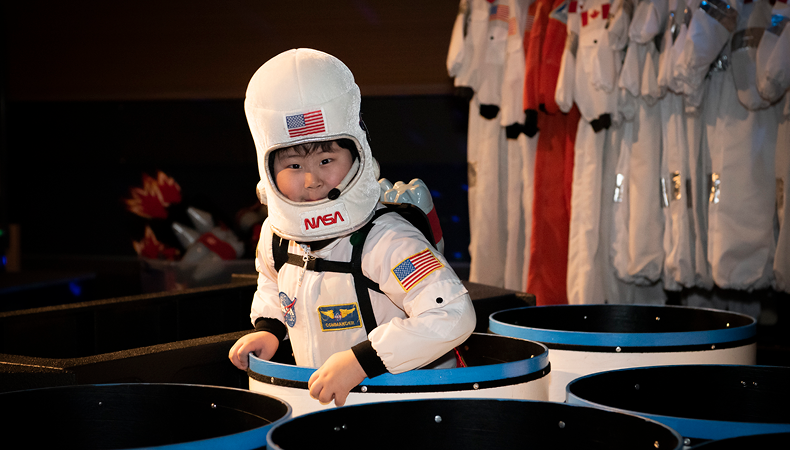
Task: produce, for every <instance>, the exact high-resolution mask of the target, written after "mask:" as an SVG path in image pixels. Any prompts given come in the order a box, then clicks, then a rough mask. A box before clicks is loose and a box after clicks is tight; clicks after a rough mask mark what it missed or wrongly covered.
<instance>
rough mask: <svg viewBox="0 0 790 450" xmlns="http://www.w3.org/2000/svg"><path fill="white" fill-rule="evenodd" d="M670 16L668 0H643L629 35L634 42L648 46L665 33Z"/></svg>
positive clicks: (637, 7) (632, 21)
mask: <svg viewBox="0 0 790 450" xmlns="http://www.w3.org/2000/svg"><path fill="white" fill-rule="evenodd" d="M668 15H669V6H668V2H667V0H643V1H641V2H640V3H639V4H638V5H637V6H636V11H634V18H633V19H631V27H630V29H629V30H628V35H629V37H630V39H631V40H632V41H635V42H638V43H640V44H646V43H647V42H648V41H650V40H651V39H653V38H654V37H656V36H657V35H658V34H659V33H661V32H662V31H664V24H665V23H666V21H667V16H668Z"/></svg>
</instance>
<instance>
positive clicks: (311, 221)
mask: <svg viewBox="0 0 790 450" xmlns="http://www.w3.org/2000/svg"><path fill="white" fill-rule="evenodd" d="M299 219H300V221H301V226H302V231H303V232H304V233H305V234H317V233H323V232H325V231H326V230H330V229H333V228H340V229H343V228H349V225H348V212H347V211H346V207H345V205H344V204H343V203H338V204H336V205H334V206H331V207H329V208H323V209H318V210H312V211H308V212H306V213H302V214H300V216H299Z"/></svg>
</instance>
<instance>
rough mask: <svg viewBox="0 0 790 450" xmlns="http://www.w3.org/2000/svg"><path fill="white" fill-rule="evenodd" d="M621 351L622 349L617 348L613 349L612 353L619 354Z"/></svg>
mask: <svg viewBox="0 0 790 450" xmlns="http://www.w3.org/2000/svg"><path fill="white" fill-rule="evenodd" d="M621 350H622V349H621V348H620V347H617V348H616V349H614V351H616V352H617V353H620V351H621Z"/></svg>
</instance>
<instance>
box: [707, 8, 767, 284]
mask: <svg viewBox="0 0 790 450" xmlns="http://www.w3.org/2000/svg"><path fill="white" fill-rule="evenodd" d="M760 1H766V0H760ZM754 6H755V5H754V3H749V4H742V3H741V2H740V1H739V2H738V8H737V9H738V11H739V15H738V22H737V26H736V30H735V31H736V34H737V32H738V31H741V30H745V29H747V26H748V22H749V18H750V16H751V13H752V11H754ZM698 15H699V14H698ZM695 17H697V15H695ZM693 20H694V19H692V22H693ZM732 44H733V45H734V46H735V48H734V50H737V49H738V47H737V41H736V40H733V42H732ZM730 49H731V48H730V47H729V46H728V48H727V49H726V50H727V51H729V50H730ZM725 54H726V52H725ZM739 69H742V68H739V67H734V65H732V64H731V65H729V67H728V68H727V70H726V71H725V72H724V75H725V79H724V82H723V83H722V87H721V92H720V93H719V94H718V95H719V97H720V104H719V107H718V108H717V116H716V122H715V124H716V125H715V128H714V129H713V130H711V129H710V128H709V130H708V139H709V144H710V156H711V170H712V173H713V175H712V184H713V187H712V192H711V198H710V200H711V201H710V203H709V214H710V215H709V222H708V231H709V233H708V236H709V240H708V260H709V261H710V262H711V269H712V274H713V279H714V282H715V283H716V285H717V286H720V287H722V288H730V289H741V290H752V289H761V288H766V287H769V286H770V285H771V283H772V281H773V258H774V253H775V252H776V243H775V240H774V230H773V218H774V212H775V207H776V204H775V200H776V197H775V192H776V184H775V168H774V159H775V151H776V142H777V141H776V139H777V128H778V124H777V117H776V114H775V112H774V111H773V110H772V109H761V110H757V111H749V110H747V109H746V108H744V107H743V105H742V104H741V102H740V99H739V96H738V91H737V89H736V86H735V82H734V79H733V72H734V71H736V70H739ZM712 95H713V93H712ZM711 133H715V136H714V135H711Z"/></svg>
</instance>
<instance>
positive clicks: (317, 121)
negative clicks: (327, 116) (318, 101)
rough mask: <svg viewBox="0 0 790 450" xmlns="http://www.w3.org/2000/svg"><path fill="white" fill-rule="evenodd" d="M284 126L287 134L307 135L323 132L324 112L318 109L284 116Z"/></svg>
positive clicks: (290, 135) (324, 128) (324, 129)
mask: <svg viewBox="0 0 790 450" xmlns="http://www.w3.org/2000/svg"><path fill="white" fill-rule="evenodd" d="M285 126H286V127H288V136H289V137H297V136H307V135H308V134H316V133H323V132H324V131H326V127H325V126H324V113H323V111H321V110H320V109H318V110H316V111H310V112H306V113H303V114H292V115H290V116H285Z"/></svg>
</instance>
